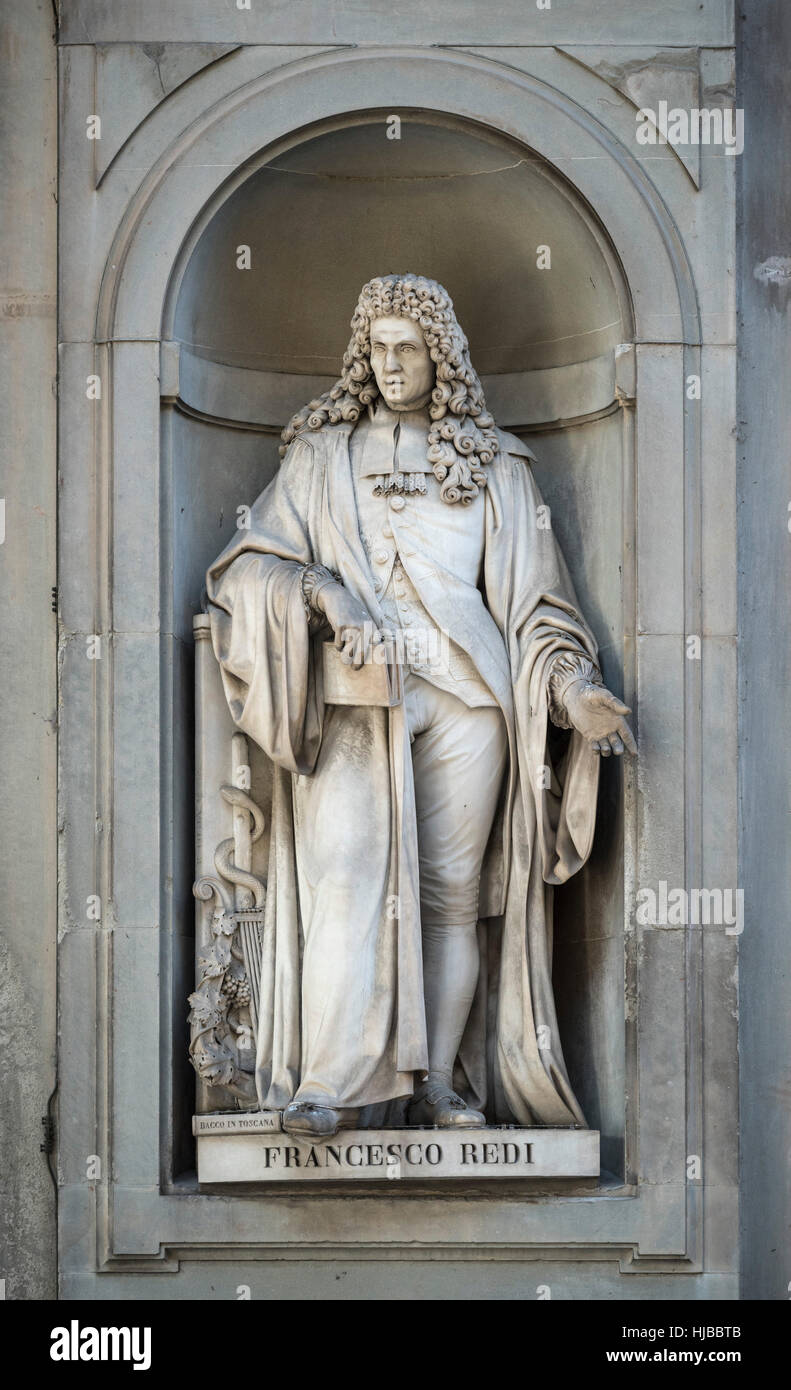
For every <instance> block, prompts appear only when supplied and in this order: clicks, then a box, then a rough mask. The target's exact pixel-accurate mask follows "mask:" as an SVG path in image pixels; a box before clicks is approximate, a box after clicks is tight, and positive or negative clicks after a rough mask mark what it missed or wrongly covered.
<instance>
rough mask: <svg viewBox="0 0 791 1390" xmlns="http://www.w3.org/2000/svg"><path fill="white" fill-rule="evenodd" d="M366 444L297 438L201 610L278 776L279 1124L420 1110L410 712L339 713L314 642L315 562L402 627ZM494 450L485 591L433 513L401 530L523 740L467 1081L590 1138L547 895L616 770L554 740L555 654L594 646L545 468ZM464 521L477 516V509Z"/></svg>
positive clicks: (501, 1108) (333, 434) (321, 436)
mask: <svg viewBox="0 0 791 1390" xmlns="http://www.w3.org/2000/svg"><path fill="white" fill-rule="evenodd" d="M353 428H354V426H353V425H351V424H344V423H342V424H339V425H325V426H323V427H322V428H321V429H319V430H317V431H309V430H305V431H303V432H302V433H300V435H298V436H297V437H296V438H295V439H294V441H293V442H292V444H291V446H290V447H289V449H288V451H287V453H286V456H285V458H284V460H283V462H282V465H281V467H280V469H279V471H278V473H277V475H276V477H275V478H274V479H273V481H272V482H271V483H270V485H269V486H268V487H267V488H266V489H265V491H264V492H263V493H262V494H261V495H260V496H259V498H258V499H257V501H256V502H255V504H254V505H253V507H252V509H251V516H250V525H249V528H245V529H243V530H239V531H238V532H237V534H236V535H235V536H234V538H233V539H232V541H231V542H230V543H229V544H228V546H227V547H226V548H225V550H224V551H223V552H222V554H221V555H220V556H219V558H218V559H217V560H216V561H215V563H214V564H213V565H212V566H211V568H210V569H209V571H208V575H207V593H208V600H209V613H210V616H211V626H212V639H213V644H214V651H215V654H216V656H217V659H218V661H219V663H220V666H221V671H222V679H223V684H224V688H225V693H226V697H227V700H228V703H229V707H230V710H231V714H232V716H233V718H234V721H235V722H236V724H237V725H238V727H239V728H240V729H241V730H242V731H243V732H244V733H245V734H247V735H249V737H250V738H252V739H253V740H254V741H255V742H256V743H257V744H258V745H259V746H260V747H261V748H262V749H263V751H264V752H265V753H266V754H267V755H268V757H269V758H270V759H271V761H272V763H273V765H274V782H273V798H272V808H271V840H270V859H269V874H268V885H267V899H266V914H265V923H264V943H263V961H262V978H261V987H260V1022H259V1033H258V1039H257V1062H256V1085H257V1091H258V1097H259V1101H260V1104H261V1106H262V1108H278V1109H279V1108H283V1107H284V1106H285V1105H287V1104H288V1102H289V1101H290V1100H291V1099H293V1097H294V1095H295V1093H296V1092H297V1091H298V1089H299V1098H300V1099H304V1100H313V1101H315V1102H316V1103H319V1104H328V1105H336V1106H361V1107H375V1108H376V1111H378V1118H376V1119H374V1120H372V1121H371V1122H375V1123H376V1122H381V1120H382V1118H383V1116H384V1115H385V1113H388V1112H387V1111H386V1108H383V1106H382V1103H392V1102H393V1101H394V1100H396V1098H398V1097H404V1096H408V1095H410V1094H411V1093H412V1090H413V1087H414V1085H415V1084H416V1077H415V1073H417V1079H419V1078H420V1077H421V1076H422V1075H424V1074H425V1071H426V1068H427V1054H426V1024H425V1010H424V1002H423V992H422V953H421V934H420V904H419V876H418V849H417V826H416V816H415V800H414V787H413V782H412V759H411V755H410V743H409V734H408V730H407V729H406V725H405V712H404V708H403V707H402V706H399V707H397V708H395V709H391V710H388V709H383V708H372V707H342V706H325V705H324V701H323V695H322V684H321V681H322V671H321V662H320V660H319V655H320V650H319V649H320V642H321V640H322V638H323V639H324V640H326V636H327V634H326V632H325V633H324V634H323V635H318V636H317V635H315V634H313V635H311V632H310V630H309V625H308V622H307V619H306V614H305V608H304V603H303V596H302V586H301V567H302V566H303V565H305V564H307V563H309V562H311V561H313V562H316V563H319V564H322V565H326V566H327V567H328V568H329V569H332V570H334V571H336V572H337V573H338V574H339V575H340V577H341V579H342V582H343V583H344V585H345V586H346V587H347V588H348V589H349V591H350V592H351V593H352V594H354V595H356V597H357V598H359V599H360V600H361V601H362V603H363V604H364V605H365V606H366V608H367V609H368V611H369V612H370V614H371V616H372V619H373V621H374V622H376V623H378V624H383V625H386V623H385V619H384V617H383V615H382V612H381V609H380V606H379V602H378V597H377V593H376V590H375V588H374V576H373V574H372V572H371V568H370V565H369V562H368V558H367V556H366V551H365V548H364V545H363V542H362V539H361V537H360V532H359V526H358V517H357V507H356V499H355V490H354V480H353V475H352V466H351V461H350V450H349V438H350V435H351V432H352V429H353ZM498 436H499V441H500V453H499V454H498V455H497V456H496V457H495V460H494V462H493V463H492V464H491V465H489V466H488V468H487V486H486V488H485V490H484V492H483V495H482V497H483V505H484V506H485V547H484V558H483V566H482V573H481V576H480V580H479V585H478V587H477V588H473V587H472V586H471V585H470V584H469V583H467V582H464V581H462V580H460V578H459V577H458V576H457V575H456V574H454V572H453V566H452V559H449V557H448V554H447V552H445V553H444V555H443V556H439V557H438V556H437V554H436V553H431V551H430V549H429V548H428V547H427V545H426V541H425V537H423V536H421V528H420V519H419V506H420V503H419V501H417V502H416V503H415V505H414V507H413V508H412V509H411V512H412V516H411V523H410V524H409V526H408V527H406V528H400V529H399V518H400V516H401V514H400V513H399V514H394V516H393V525H394V528H395V535H396V544H397V546H398V551H399V556H400V560H401V564H402V565H403V567H404V568H405V570H406V571H407V574H408V576H409V578H410V579H411V581H412V583H413V584H414V586H415V588H416V589H417V591H418V594H419V597H420V599H421V601H422V603H423V605H424V606H425V608H426V609H427V611H428V613H429V614H430V615H431V617H432V618H433V620H434V621H435V622H436V624H437V626H438V627H439V628H440V629H441V631H443V632H444V633H447V635H448V636H449V637H450V638H451V639H452V640H453V641H454V642H455V643H457V644H458V646H459V647H461V648H462V649H463V650H464V651H465V652H467V653H468V654H469V656H470V657H471V658H472V659H473V661H474V663H475V666H476V668H477V670H478V672H479V674H480V675H481V677H482V678H483V680H484V681H485V683H486V685H487V686H488V688H489V690H490V691H491V692H492V694H493V696H494V698H495V700H496V701H497V704H498V705H499V707H500V709H501V711H502V714H503V717H504V719H505V723H506V727H507V732H508V746H509V759H508V770H507V773H506V774H505V777H504V782H503V787H502V791H501V803H500V810H499V812H498V815H497V817H496V819H495V823H494V827H493V829H492V833H491V836H490V840H489V847H488V850H487V854H486V859H485V862H484V868H483V872H482V875H481V882H480V896H479V917H480V919H481V921H480V924H479V929H478V930H479V940H480V943H481V969H480V975H479V980H478V990H477V994H476V998H475V1000H474V1002H473V1006H472V1009H471V1013H470V1017H469V1021H468V1024H467V1028H466V1031H465V1035H464V1039H463V1041H462V1045H461V1048H460V1052H459V1058H458V1061H457V1067H456V1073H455V1079H454V1084H455V1085H456V1087H457V1089H458V1090H459V1091H460V1092H461V1093H462V1094H463V1095H464V1096H465V1099H467V1100H468V1102H469V1103H470V1104H471V1105H473V1106H475V1107H477V1108H481V1109H485V1110H486V1113H487V1116H488V1117H489V1118H490V1119H491V1120H495V1121H497V1122H500V1123H502V1122H511V1123H513V1122H514V1121H515V1122H517V1123H519V1124H523V1125H531V1124H539V1125H560V1126H563V1125H573V1124H580V1125H584V1124H585V1120H584V1117H583V1115H582V1112H581V1110H580V1107H579V1105H578V1103H577V1100H576V1098H575V1096H574V1094H573V1092H572V1089H571V1086H570V1084H569V1080H568V1076H567V1073H566V1068H565V1064H564V1061H563V1055H562V1051H561V1045H560V1039H559V1035H558V1025H557V1018H556V1014H555V1004H554V998H553V993H552V979H551V971H552V893H553V886H554V885H557V884H562V883H564V882H565V881H566V880H567V879H568V878H569V877H570V876H571V875H572V874H574V873H576V872H577V870H578V869H580V868H581V866H582V865H583V864H584V863H585V860H586V859H587V857H588V855H589V853H590V849H591V843H592V839H593V832H594V825H595V814H596V796H597V787H598V770H599V758H598V755H597V754H596V753H595V752H593V751H592V750H591V748H590V747H589V745H588V744H587V743H586V741H585V740H584V739H583V738H582V736H581V735H580V734H579V733H578V732H577V731H576V730H571V731H570V732H569V733H568V734H564V735H561V736H560V737H559V739H558V738H552V739H550V737H549V733H550V721H549V697H548V680H549V672H550V668H551V666H552V662H553V659H554V658H555V656H556V655H557V654H558V653H559V652H563V651H567V652H569V651H570V652H574V653H578V654H579V653H582V654H584V655H585V656H588V657H590V658H592V659H594V660H595V658H596V643H595V640H594V638H593V636H592V634H591V632H590V630H589V628H588V626H587V624H586V623H585V621H584V619H583V617H582V616H581V614H580V612H579V609H578V606H577V600H576V597H575V594H574V589H573V586H572V583H571V580H570V577H569V574H568V570H567V568H566V565H565V562H564V560H563V557H562V555H561V553H560V551H559V549H558V547H557V544H556V542H555V539H554V536H553V533H552V531H551V529H550V528H549V527H548V525H547V524H546V520H545V517H546V509H544V511H543V512H542V513H539V511H538V508H539V507H540V506H541V498H540V495H539V493H538V490H537V488H536V485H535V482H534V480H533V477H532V473H531V471H530V467H529V462H528V458H529V457H530V452H529V450H528V449H526V447H525V446H524V445H523V444H522V443H521V442H520V441H519V440H517V439H516V438H515V437H514V436H512V435H509V434H506V433H504V432H502V431H498ZM480 500H481V499H480V498H479V499H476V505H477V504H478V502H479V501H480ZM449 511H451V512H453V513H454V514H456V517H458V518H463V516H464V513H465V507H464V506H463V505H462V504H460V503H457V504H453V505H452V506H449ZM454 524H458V523H457V521H456V519H455V518H454ZM558 742H559V743H560V744H561V747H560V749H558V747H557V744H558ZM550 745H551V746H550ZM307 1033H309V1034H310V1038H311V1040H312V1041H311V1055H312V1057H313V1061H311V1060H308V1061H307V1062H306V1061H305V1058H304V1057H303V1052H304V1049H305V1037H306V1036H307ZM317 1057H318V1058H319V1060H320V1065H319V1064H318V1063H316V1061H315V1059H316V1058H317ZM303 1063H304V1065H303ZM306 1066H307V1069H308V1071H310V1072H311V1074H310V1075H306V1074H305V1067H306ZM364 1113H368V1114H369V1115H374V1114H375V1110H371V1111H368V1112H364ZM389 1113H392V1104H391V1108H390V1112H389ZM363 1122H364V1121H363Z"/></svg>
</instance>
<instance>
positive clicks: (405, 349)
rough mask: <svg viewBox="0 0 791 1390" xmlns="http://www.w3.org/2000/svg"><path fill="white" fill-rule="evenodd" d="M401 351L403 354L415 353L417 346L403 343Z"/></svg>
mask: <svg viewBox="0 0 791 1390" xmlns="http://www.w3.org/2000/svg"><path fill="white" fill-rule="evenodd" d="M401 351H402V352H414V351H415V344H414V343H402V344H401Z"/></svg>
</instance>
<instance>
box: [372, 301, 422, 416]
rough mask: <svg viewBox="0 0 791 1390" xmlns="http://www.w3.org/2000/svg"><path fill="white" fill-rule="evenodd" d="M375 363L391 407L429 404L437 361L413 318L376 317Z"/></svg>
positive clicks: (378, 380) (378, 383)
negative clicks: (432, 358)
mask: <svg viewBox="0 0 791 1390" xmlns="http://www.w3.org/2000/svg"><path fill="white" fill-rule="evenodd" d="M371 367H372V369H373V374H374V376H375V378H376V384H377V386H378V387H379V391H380V393H381V395H382V397H383V399H384V401H385V404H386V405H389V407H390V409H391V410H416V409H417V408H418V407H419V406H421V405H425V403H426V402H427V401H428V399H429V398H430V396H431V392H432V390H433V389H434V363H433V362H432V360H431V354H430V353H429V350H428V348H427V347H426V341H425V338H424V337H423V334H422V333H421V331H420V329H419V328H418V326H417V324H416V323H414V322H413V320H412V319H407V318H397V317H392V318H381V319H374V320H373V322H372V324H371Z"/></svg>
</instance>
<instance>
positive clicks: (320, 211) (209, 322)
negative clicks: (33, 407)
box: [164, 112, 633, 1174]
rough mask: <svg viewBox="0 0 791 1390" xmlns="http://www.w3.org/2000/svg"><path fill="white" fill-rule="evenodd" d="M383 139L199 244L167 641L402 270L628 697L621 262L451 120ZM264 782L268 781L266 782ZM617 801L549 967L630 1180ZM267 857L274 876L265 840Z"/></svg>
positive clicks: (613, 782)
mask: <svg viewBox="0 0 791 1390" xmlns="http://www.w3.org/2000/svg"><path fill="white" fill-rule="evenodd" d="M386 130H387V119H386V113H384V112H370V113H365V114H364V115H361V116H357V117H349V118H348V119H347V121H346V122H344V123H342V124H341V123H337V124H335V126H334V128H332V129H329V130H322V131H319V132H316V131H315V130H307V131H305V132H303V138H302V140H301V141H299V142H296V141H295V142H293V143H292V144H291V147H290V148H289V149H288V150H287V151H286V152H284V153H282V154H276V155H275V157H274V158H272V159H271V160H270V161H263V162H261V163H260V164H259V166H258V167H257V168H256V169H255V170H254V171H253V172H251V173H250V174H249V177H248V178H247V179H245V180H244V181H242V182H237V184H236V186H235V187H234V189H233V191H232V192H231V193H230V195H229V196H228V197H227V198H226V199H225V200H224V201H222V202H221V203H220V205H219V206H218V207H217V210H216V211H215V212H214V214H213V216H211V217H210V218H208V219H205V220H204V224H203V226H202V230H201V232H200V235H199V236H197V237H194V238H193V240H192V246H191V252H190V255H189V258H188V259H186V260H185V262H184V265H183V270H182V273H181V274H180V276H179V284H178V292H177V294H175V295H174V296H173V297H172V300H171V305H170V310H169V325H168V336H169V340H170V342H171V344H172V345H173V346H172V348H171V352H172V353H173V354H175V353H176V352H177V353H178V358H179V367H178V392H177V394H175V396H174V400H173V401H172V402H168V403H167V404H166V405H165V407H164V409H165V410H166V412H167V413H168V415H169V417H170V418H169V423H168V429H167V438H168V441H169V449H170V462H169V473H170V477H171V480H172V495H173V503H174V507H173V516H174V524H175V526H176V531H177V540H176V543H175V544H174V549H173V556H174V565H173V602H174V614H173V617H174V623H175V627H176V630H177V631H179V632H180V633H181V634H182V636H183V638H184V641H185V643H186V642H187V641H188V634H189V631H190V625H191V620H192V615H193V613H194V612H195V611H196V610H197V608H198V607H199V603H200V596H201V589H202V584H203V574H204V572H205V569H206V566H207V565H208V564H209V563H210V561H211V560H212V559H213V558H214V556H215V555H216V554H217V552H218V551H219V549H220V548H221V546H222V545H223V544H224V543H225V541H226V540H227V539H228V538H229V537H230V535H231V534H232V532H233V529H234V526H235V524H236V509H237V507H238V506H239V504H240V503H250V502H252V501H253V500H254V498H255V496H256V495H257V494H258V493H259V492H260V491H261V489H262V488H263V487H264V486H265V485H266V483H267V482H268V481H269V480H270V478H271V477H272V476H273V474H274V471H275V469H276V468H277V464H278V453H277V446H278V442H279V441H278V435H279V431H280V429H281V428H282V426H283V424H284V423H285V422H286V421H287V419H288V418H289V416H290V415H291V414H292V413H293V412H294V411H295V410H296V409H298V408H299V407H300V406H301V405H302V404H304V403H305V401H306V400H308V399H309V398H310V397H311V396H313V395H315V394H316V393H317V392H318V391H320V390H324V389H326V387H328V386H329V385H331V384H332V382H333V381H334V380H335V379H336V378H337V376H338V373H339V370H340V362H341V356H342V353H343V350H344V348H345V346H346V343H347V341H348V333H349V319H350V317H351V312H352V309H353V307H354V304H355V301H356V298H357V295H358V293H359V289H360V286H361V284H362V283H363V282H364V281H365V280H367V279H369V278H370V277H371V276H373V275H375V274H377V273H382V272H388V271H392V270H399V269H409V270H414V271H417V272H418V273H421V274H426V275H429V276H431V277H433V278H436V279H438V280H440V281H441V282H442V283H443V284H444V285H445V286H446V287H447V288H448V289H449V290H450V292H451V295H452V296H453V299H454V302H455V305H456V309H457V312H458V315H459V318H460V321H461V323H462V326H463V327H464V329H465V332H466V333H467V336H468V338H469V342H470V350H471V356H472V360H473V362H474V364H475V365H476V368H477V369H478V371H479V373H480V374H481V376H482V378H483V382H484V387H485V390H486V395H487V402H488V404H489V406H490V408H491V409H492V410H493V412H494V414H495V417H496V419H497V421H498V423H499V424H500V425H501V426H502V427H504V428H508V429H510V430H512V431H516V432H518V433H519V434H520V435H521V436H522V437H523V438H524V439H526V440H528V441H529V442H530V445H531V448H532V449H533V450H534V452H535V453H536V455H537V458H538V464H537V467H536V473H537V477H538V481H539V485H540V487H541V489H542V492H543V495H544V497H545V500H546V501H547V502H548V503H549V505H550V507H551V509H552V518H553V525H554V527H555V529H556V531H557V533H558V535H559V538H560V541H561V544H562V546H563V549H564V552H565V554H566V557H567V559H568V562H569V565H570V568H571V570H572V574H573V577H574V579H575V582H576V585H577V589H578V593H579V596H580V600H581V603H582V606H583V608H584V611H585V612H586V614H587V615H588V617H589V619H590V621H591V622H592V624H593V626H594V629H595V631H596V633H597V637H598V639H599V641H600V644H601V647H602V651H603V665H604V672H605V677H606V679H607V680H608V682H609V683H610V684H611V686H612V687H613V688H614V689H616V690H618V691H622V690H623V680H624V674H623V656H624V645H623V634H624V610H623V596H622V561H623V553H624V535H623V500H624V495H625V488H626V490H627V491H628V486H629V485H628V481H626V482H625V478H627V479H628V474H629V473H630V471H631V468H632V458H631V453H630V449H629V434H628V432H625V431H624V428H623V421H622V415H621V411H620V409H619V406H618V401H617V398H616V348H617V347H618V345H619V344H623V342H624V340H627V341H628V340H629V339H630V338H631V336H632V333H633V326H632V309H631V299H630V295H629V292H628V287H627V286H626V283H625V280H624V277H623V273H622V271H621V268H620V265H619V262H618V258H617V256H616V255H615V254H614V251H613V249H612V246H611V244H610V241H609V238H608V237H607V235H606V233H605V231H604V230H603V228H602V227H601V226H600V225H599V223H598V221H597V219H596V218H595V217H594V216H593V215H592V213H591V210H590V209H589V208H588V207H587V205H586V204H585V202H584V200H583V199H582V198H581V197H580V196H579V194H578V193H577V192H576V191H575V190H574V189H573V188H572V187H571V186H570V185H569V183H568V182H567V180H565V179H564V178H562V177H561V176H560V175H559V174H558V172H557V171H556V170H555V169H554V168H553V167H552V166H551V165H550V164H549V163H548V162H547V161H546V160H544V159H542V158H540V157H539V156H538V155H537V154H536V153H535V152H534V151H532V150H531V149H529V148H527V147H525V146H522V145H520V144H518V143H516V142H515V141H513V140H511V139H507V138H505V137H504V136H503V135H502V134H500V133H497V132H495V131H491V130H487V129H485V128H483V127H481V126H480V125H479V124H473V123H471V122H465V121H462V120H459V119H450V118H448V117H447V116H442V115H441V114H440V113H431V112H420V113H417V112H416V113H413V114H412V115H411V117H410V118H409V120H406V119H404V121H403V123H402V126H401V132H400V134H401V138H400V139H399V140H392V141H391V140H389V139H388V138H387V135H386ZM240 261H241V262H242V264H240ZM248 261H249V268H245V266H246V264H247V262H248ZM182 699H183V700H186V701H188V700H189V692H188V690H187V689H186V687H182V688H181V689H180V691H178V692H177V694H176V703H177V704H178V703H179V702H180V701H181V700H182ZM256 758H257V755H256ZM256 775H257V777H258V779H259V785H260V781H261V779H263V780H264V781H266V771H265V769H263V768H260V769H259V770H258V772H257V774H256ZM622 802H623V789H622V785H621V777H620V769H619V767H617V766H616V765H615V764H614V763H613V764H612V765H610V766H606V767H605V768H604V775H603V778H602V791H601V806H600V816H599V830H598V836H597V843H596V847H595V851H594V854H593V857H592V860H591V863H590V864H589V865H588V866H587V868H586V869H585V871H584V872H583V874H582V875H581V876H580V878H579V881H578V882H577V883H575V884H573V885H569V887H568V888H567V889H566V890H561V891H560V892H559V893H558V894H557V895H556V970H555V980H556V992H557V1000H558V1007H559V1014H560V1021H561V1026H562V1029H563V1041H564V1047H565V1049H566V1053H567V1057H568V1061H569V1066H570V1069H571V1073H572V1080H573V1083H574V1085H575V1087H576V1088H577V1091H578V1094H579V1095H580V1097H581V1101H582V1104H583V1106H584V1108H585V1110H586V1114H587V1117H588V1120H589V1123H590V1124H591V1125H593V1126H594V1127H596V1128H599V1129H600V1130H601V1131H602V1136H603V1163H604V1167H605V1168H608V1169H609V1170H611V1171H614V1172H616V1173H620V1174H622V1173H623V1166H624V1158H623V1134H624V1030H623V852H624V843H623V841H624V826H623V815H622ZM223 833H225V832H223ZM257 852H258V855H259V861H260V867H261V868H262V869H263V870H264V871H265V841H264V842H263V844H262V845H260V846H259V847H258V851H257ZM215 1103H216V1097H215Z"/></svg>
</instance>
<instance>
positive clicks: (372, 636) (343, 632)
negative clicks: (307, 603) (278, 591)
mask: <svg viewBox="0 0 791 1390" xmlns="http://www.w3.org/2000/svg"><path fill="white" fill-rule="evenodd" d="M316 604H317V606H318V607H319V608H320V609H321V610H322V612H323V613H324V616H325V617H326V619H327V622H328V623H329V625H330V627H331V628H332V630H333V632H334V634H335V646H336V647H337V648H338V650H339V651H340V654H341V660H342V661H345V662H347V664H348V665H350V666H352V667H353V668H354V669H355V671H359V669H360V667H361V666H362V665H363V664H364V663H365V662H366V661H367V660H368V659H369V656H370V651H371V647H372V646H374V645H377V644H378V643H379V642H381V641H382V634H381V632H380V631H379V629H378V628H377V626H376V624H375V623H374V620H373V618H372V617H371V615H370V613H369V612H368V609H367V608H366V607H365V605H364V604H363V603H361V602H360V600H359V599H356V598H355V597H354V595H353V594H350V593H349V590H348V589H346V588H344V586H343V584H337V583H332V584H325V585H323V586H322V588H321V589H320V590H319V592H318V593H317V595H316Z"/></svg>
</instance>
